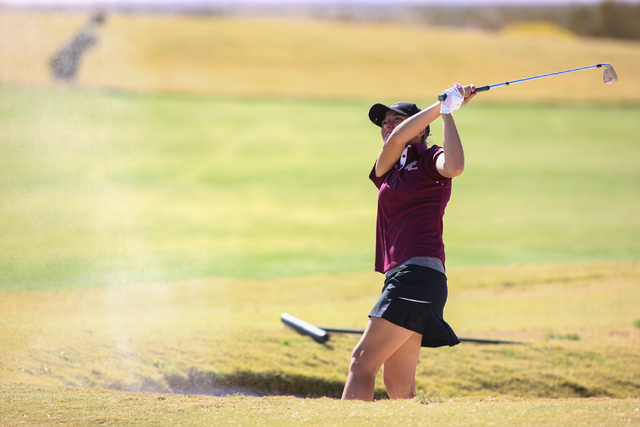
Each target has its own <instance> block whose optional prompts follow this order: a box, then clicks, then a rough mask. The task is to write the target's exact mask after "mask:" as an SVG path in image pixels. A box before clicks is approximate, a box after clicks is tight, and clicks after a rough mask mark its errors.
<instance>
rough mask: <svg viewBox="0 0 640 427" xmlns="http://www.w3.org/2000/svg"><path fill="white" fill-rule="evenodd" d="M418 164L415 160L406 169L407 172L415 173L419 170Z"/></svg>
mask: <svg viewBox="0 0 640 427" xmlns="http://www.w3.org/2000/svg"><path fill="white" fill-rule="evenodd" d="M417 164H418V161H417V160H414V161H413V162H411V163H409V164H408V165H407V167H405V168H404V169H405V170H407V171H415V170H418V167H417V166H416V165H417Z"/></svg>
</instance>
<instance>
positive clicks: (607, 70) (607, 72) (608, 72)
mask: <svg viewBox="0 0 640 427" xmlns="http://www.w3.org/2000/svg"><path fill="white" fill-rule="evenodd" d="M602 66H603V67H604V73H603V75H602V78H603V80H604V84H607V85H612V84H614V83H615V82H617V81H618V74H616V70H614V69H613V67H612V66H611V64H607V63H604V64H602Z"/></svg>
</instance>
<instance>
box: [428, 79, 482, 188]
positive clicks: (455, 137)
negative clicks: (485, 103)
mask: <svg viewBox="0 0 640 427" xmlns="http://www.w3.org/2000/svg"><path fill="white" fill-rule="evenodd" d="M474 90H475V86H474V85H468V86H465V87H464V91H465V93H464V97H465V99H464V101H463V102H462V105H465V104H466V103H467V102H469V101H470V100H471V98H473V97H474V96H476V94H475V93H473V91H474ZM442 123H443V126H444V131H443V133H444V137H443V140H442V146H443V147H442V148H443V150H444V152H443V153H442V154H441V155H440V156H438V158H437V159H436V169H437V170H438V173H440V175H442V176H444V177H445V178H455V177H456V176H459V175H460V174H462V172H463V171H464V149H463V147H462V141H461V140H460V134H459V133H458V128H457V127H456V122H455V120H454V119H453V115H452V114H442Z"/></svg>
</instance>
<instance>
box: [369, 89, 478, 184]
mask: <svg viewBox="0 0 640 427" xmlns="http://www.w3.org/2000/svg"><path fill="white" fill-rule="evenodd" d="M474 90H475V86H474V85H467V86H464V92H465V93H464V97H465V100H464V101H463V102H462V105H465V104H467V103H468V102H469V101H470V100H471V98H473V97H474V96H476V94H475V93H474V92H473V91H474ZM439 116H440V102H436V103H435V104H433V105H431V106H430V107H429V108H426V109H424V110H422V111H421V112H419V113H418V114H416V115H415V116H412V117H409V118H408V119H407V120H405V121H403V122H402V123H401V124H400V125H398V127H396V128H395V129H394V130H393V132H392V133H391V136H389V139H388V140H387V143H386V144H385V145H384V147H382V150H381V151H380V154H379V155H378V160H377V161H376V176H378V177H380V176H382V175H384V174H385V173H387V172H389V171H390V170H391V169H392V168H393V166H394V165H395V164H396V163H397V162H398V160H399V159H400V156H401V155H402V152H403V151H404V148H405V146H406V145H407V143H408V142H409V141H411V140H412V139H413V138H415V136H416V135H418V134H420V133H421V132H422V131H423V130H424V129H425V128H426V127H427V126H428V125H430V124H431V122H433V121H434V120H435V119H437V118H438V117H439ZM445 116H447V117H445ZM442 120H443V123H444V138H443V143H442V145H443V148H444V153H443V154H441V155H440V156H438V158H437V159H436V168H437V169H438V172H439V173H440V174H441V175H442V176H444V177H446V178H453V177H456V176H458V175H460V174H461V173H462V171H463V170H464V150H463V148H462V142H461V141H460V135H459V134H458V129H457V128H456V125H455V121H454V120H453V116H452V115H451V114H445V115H444V116H443V117H442Z"/></svg>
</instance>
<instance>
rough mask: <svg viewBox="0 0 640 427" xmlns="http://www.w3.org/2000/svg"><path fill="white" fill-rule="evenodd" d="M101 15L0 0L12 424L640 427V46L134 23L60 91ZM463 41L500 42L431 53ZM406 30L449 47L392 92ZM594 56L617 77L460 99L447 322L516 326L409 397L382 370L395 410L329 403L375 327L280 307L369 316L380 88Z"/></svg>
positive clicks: (462, 353) (364, 29) (117, 31)
mask: <svg viewBox="0 0 640 427" xmlns="http://www.w3.org/2000/svg"><path fill="white" fill-rule="evenodd" d="M83 20H84V16H81V15H79V14H65V13H51V14H45V13H34V12H15V11H7V10H1V11H0V22H1V23H2V25H0V32H2V34H3V35H7V37H0V40H2V41H0V53H2V55H3V56H4V57H6V58H9V59H10V60H8V61H3V62H2V64H0V83H1V85H0V150H1V152H2V155H1V156H0V221H1V223H0V328H1V330H2V337H1V338H0V394H1V395H2V399H0V413H1V414H2V416H3V417H4V418H3V419H2V424H3V425H59V424H60V423H68V424H72V425H99V424H116V425H118V424H120V425H131V424H135V425H176V424H179V425H202V424H214V425H217V424H225V425H227V424H231V423H238V424H241V425H246V424H260V425H282V424H284V423H294V424H305V425H365V424H366V425H371V424H374V423H375V424H390V423H395V422H405V423H407V424H412V425H414V424H424V423H425V420H428V421H429V422H431V423H433V424H439V425H489V424H490V423H495V424H498V425H532V424H538V425H542V424H544V425H550V426H556V425H557V426H560V425H567V424H570V425H599V424H603V425H639V424H640V412H639V411H640V409H638V408H640V401H639V397H640V375H639V372H640V353H638V348H640V328H639V325H640V313H639V312H638V309H637V307H638V306H639V305H640V291H639V290H640V283H639V281H640V264H639V262H638V260H640V221H639V218H640V217H639V216H638V214H637V212H639V211H640V193H639V192H638V188H640V145H639V144H638V143H637V141H638V140H640V122H639V121H638V117H639V116H640V97H639V95H638V93H640V90H635V88H636V86H634V85H638V81H637V79H634V78H632V76H633V75H637V73H638V72H640V69H638V64H640V60H639V59H640V45H638V44H637V43H634V42H612V41H592V40H585V39H578V38H575V39H571V38H570V39H553V40H549V39H548V38H538V37H535V36H533V37H525V38H514V37H513V36H509V35H504V34H497V33H476V32H467V31H453V30H444V29H420V28H399V27H392V26H380V27H378V26H374V25H370V26H367V25H355V24H349V25H347V24H340V25H333V24H327V23H307V24H303V23H297V22H277V21H276V22H274V21H243V20H226V19H220V18H199V19H193V18H185V17H168V16H148V15H139V16H138V15H122V16H119V15H115V16H113V17H112V19H111V20H110V21H108V25H107V26H105V27H104V28H103V29H101V37H102V39H101V43H102V44H101V45H100V46H99V47H96V48H95V49H94V50H92V51H90V53H89V54H88V55H87V57H86V66H84V67H83V68H82V73H81V75H80V77H79V81H78V82H77V83H76V84H75V85H60V84H55V83H52V82H51V81H50V80H49V77H48V75H47V73H48V71H47V69H46V60H43V58H44V59H46V57H47V55H48V54H49V53H50V52H51V51H54V50H55V48H56V47H57V46H59V44H60V43H62V42H63V41H64V40H65V39H66V38H67V37H69V35H70V34H72V33H73V31H72V30H73V29H76V28H77V27H78V26H80V25H82V22H83ZM134 23H135V25H134ZM248 28H251V29H252V30H253V31H254V33H253V37H247V34H248V33H251V31H248ZM11 29H13V30H11ZM26 29H28V31H27V30H26ZM443 32H447V34H449V35H450V37H449V38H448V40H449V41H450V42H451V43H455V46H460V47H462V46H467V45H470V44H474V45H478V46H480V45H482V44H483V43H485V45H491V46H492V49H491V53H490V55H491V56H490V58H493V60H492V61H489V59H490V58H489V57H487V58H484V59H483V60H482V62H478V61H479V59H478V58H475V62H474V61H471V59H474V58H470V59H469V63H468V64H467V62H465V60H464V58H462V57H461V56H457V57H455V58H454V57H451V56H450V55H449V54H448V53H447V54H446V55H445V53H444V52H439V49H441V47H438V45H437V44H434V43H431V40H434V38H435V37H437V36H441V35H442V33H443ZM449 32H450V33H449ZM294 33H295V34H296V38H295V40H297V41H296V42H294V39H292V37H291V34H294ZM211 34H215V37H213V36H212V35H211ZM402 34H404V35H406V34H410V35H411V36H414V37H415V39H416V43H417V44H418V47H420V46H422V48H421V49H424V50H429V49H431V50H432V51H433V55H434V58H440V59H442V58H448V59H447V60H448V61H451V62H446V63H444V64H445V65H446V66H445V65H443V66H442V67H433V66H432V64H431V63H429V62H424V61H426V59H415V61H417V63H415V64H414V66H412V67H411V70H412V71H411V73H409V74H407V77H406V79H393V80H392V81H391V83H389V84H387V83H386V82H387V81H388V80H387V79H388V78H389V76H392V75H395V73H396V71H397V70H399V68H398V67H399V65H397V63H402V61H403V60H409V58H413V57H412V56H411V52H410V50H409V49H408V47H402V48H398V50H397V51H396V53H395V54H394V55H397V57H391V58H387V59H385V60H380V59H379V55H377V53H378V52H379V51H380V50H381V46H384V44H382V45H381V44H380V43H385V42H386V41H389V40H392V39H393V36H395V35H402ZM8 35H11V38H12V40H13V41H16V40H18V41H19V43H18V44H15V43H14V44H12V43H8V42H7V40H9V38H10V37H9V36H8ZM45 35H50V37H45ZM141 35H145V37H141ZM222 35H223V36H222ZM256 35H257V36H256ZM132 40H139V42H138V43H132ZM344 40H349V43H344ZM372 40H373V41H372ZM198 43H200V44H198ZM16 46H22V48H21V49H18V48H17V47H16ZM231 46H233V47H234V48H233V49H231V48H230V47H231ZM394 46H395V45H394ZM187 47H189V48H187ZM404 49H407V50H406V51H405V50H404ZM462 51H464V50H463V49H454V48H450V49H447V52H462ZM203 52H204V53H203ZM569 52H571V55H569ZM302 53H304V55H303V54H302ZM438 55H440V56H438ZM536 58H537V59H538V60H537V61H536ZM387 60H388V62H385V61H387ZM251 61H254V62H251ZM379 61H382V63H381V64H380V63H379ZM602 61H609V62H611V63H612V64H613V65H614V66H615V67H616V70H617V71H618V74H619V76H620V81H619V82H618V83H616V85H613V86H605V85H603V84H602V83H601V76H598V75H597V73H598V72H599V71H594V73H595V74H590V73H589V72H588V71H587V72H584V74H580V73H577V74H575V79H573V77H572V78H571V79H568V78H566V77H559V78H558V80H553V79H549V80H544V82H545V83H531V84H530V86H528V85H524V84H523V85H521V86H514V87H512V88H504V89H500V90H496V91H495V92H494V91H491V92H489V93H486V94H481V95H479V96H478V97H476V99H474V101H473V102H472V103H470V104H469V105H468V106H466V107H464V108H463V109H462V110H461V111H459V112H457V113H456V114H455V118H456V122H457V123H458V128H459V130H460V134H461V136H462V140H463V142H464V144H465V154H466V169H465V172H464V174H463V175H461V176H460V177H458V178H456V179H455V180H454V185H453V195H452V200H451V202H450V204H449V206H448V208H447V213H446V215H445V243H446V245H447V274H448V278H449V286H450V292H449V300H448V304H447V307H446V310H445V318H446V319H447V321H448V322H449V324H451V326H452V327H453V329H454V330H455V331H456V332H457V333H458V335H459V336H461V337H468V338H493V339H500V340H514V341H520V342H522V343H523V344H510V345H478V344H471V343H462V344H460V345H459V346H456V347H453V348H442V349H436V350H426V349H425V351H423V353H422V355H421V360H420V363H419V365H418V374H417V386H418V391H419V393H418V397H417V398H416V399H413V400H411V401H406V402H393V401H388V400H386V399H385V398H386V394H385V392H384V387H383V385H382V382H381V379H380V378H378V380H377V383H376V398H377V399H378V402H376V403H375V404H373V405H372V404H363V403H358V402H351V403H341V402H339V401H337V400H335V398H336V397H339V395H340V393H341V390H342V387H343V385H344V381H345V379H346V374H347V369H348V362H349V355H350V351H351V350H352V348H353V346H354V345H355V343H356V342H357V339H358V337H357V336H355V335H345V334H332V336H331V339H330V340H329V342H328V343H327V345H320V344H317V343H315V342H313V341H312V340H311V339H310V338H308V337H304V336H300V335H298V334H297V333H295V332H294V331H292V330H290V329H287V328H285V327H284V326H283V324H282V323H281V322H280V315H281V313H283V312H287V313H290V314H292V315H294V316H296V317H299V318H302V319H304V320H306V321H308V322H311V323H313V324H315V325H318V326H324V327H338V328H354V329H362V328H363V327H364V325H365V324H366V321H367V318H366V314H367V313H368V311H369V309H370V308H371V306H372V304H373V302H374V301H375V300H376V298H377V295H378V294H379V291H380V288H381V286H382V276H381V275H379V274H377V273H373V272H372V269H373V267H372V265H373V245H374V239H375V236H374V226H375V205H376V190H375V187H374V186H373V185H372V184H371V182H370V181H369V180H368V179H367V176H368V174H369V171H370V169H371V167H372V166H373V161H374V159H375V157H376V156H377V153H378V151H379V149H380V144H381V142H380V137H379V133H378V129H377V128H376V127H375V126H373V125H371V124H370V123H369V122H368V119H367V116H366V112H367V110H368V108H369V106H370V105H371V102H372V101H382V102H395V101H397V100H400V99H402V100H407V99H412V100H415V101H417V102H418V103H419V105H421V106H426V105H429V104H430V103H431V102H432V101H433V99H435V96H433V94H435V95H437V93H439V91H441V90H442V89H443V88H446V87H448V86H450V85H451V83H452V81H453V80H460V81H461V82H462V83H466V82H467V77H466V76H469V75H472V77H473V80H474V81H476V76H477V81H476V82H477V83H482V84H485V83H487V84H488V83H495V82H497V81H500V80H501V79H509V78H514V77H526V76H529V75H533V74H536V73H542V72H548V71H555V70H559V69H567V68H572V67H574V66H581V65H590V64H591V63H598V62H602ZM479 63H481V64H482V66H481V67H479V66H478V65H477V64H479ZM321 64H323V66H324V68H322V70H320V71H318V69H319V68H320V65H321ZM447 64H448V65H447ZM452 64H467V65H465V66H462V65H459V66H454V65H452ZM540 64H542V65H544V67H543V66H542V65H540ZM375 65H379V66H375ZM261 67H262V68H261ZM537 67H539V68H537ZM256 70H259V71H262V72H260V73H259V72H257V71H256ZM310 70H314V72H313V73H311V71H310ZM365 70H367V71H368V73H365ZM451 70H453V71H451ZM495 70H499V71H500V73H502V72H504V76H496V75H495ZM414 73H415V74H414ZM429 73H431V74H429ZM438 73H442V74H440V75H439V74H438ZM451 73H454V74H455V75H452V74H451ZM634 73H635V74H634ZM423 74H424V75H427V77H428V78H426V79H425V80H429V81H428V83H425V85H424V86H422V84H421V82H422V78H423V77H421V75H423ZM365 75H366V76H365ZM494 76H495V77H494ZM340 77H343V78H340ZM356 77H357V78H356ZM625 77H626V78H625ZM563 82H564V83H563ZM419 83H420V84H419ZM416 87H420V88H422V89H421V91H420V95H418V96H415V95H413V94H415V93H416V89H415V88H416ZM432 133H433V134H434V135H433V136H432V137H431V143H436V144H439V143H441V138H442V130H441V122H440V121H437V122H435V123H434V125H433V126H432ZM132 392H137V393H132ZM238 393H242V394H243V395H240V394H238Z"/></svg>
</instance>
